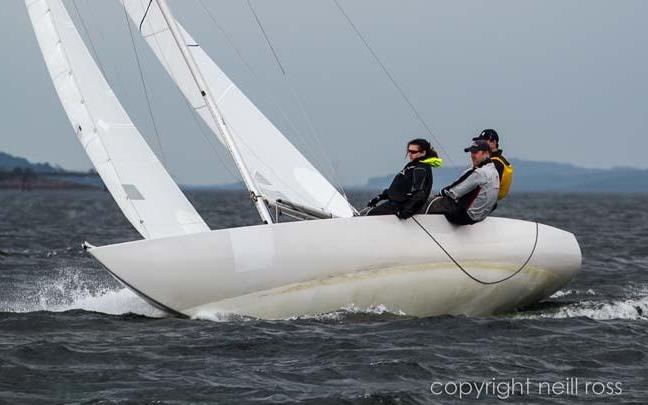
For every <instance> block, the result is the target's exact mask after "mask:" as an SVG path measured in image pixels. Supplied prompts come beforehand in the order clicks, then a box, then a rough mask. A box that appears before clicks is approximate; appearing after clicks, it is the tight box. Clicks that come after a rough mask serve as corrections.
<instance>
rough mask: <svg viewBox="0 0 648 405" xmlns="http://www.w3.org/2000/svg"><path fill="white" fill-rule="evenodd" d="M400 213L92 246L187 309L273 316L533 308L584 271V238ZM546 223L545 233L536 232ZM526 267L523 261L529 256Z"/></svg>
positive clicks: (516, 223)
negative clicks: (360, 310)
mask: <svg viewBox="0 0 648 405" xmlns="http://www.w3.org/2000/svg"><path fill="white" fill-rule="evenodd" d="M416 218H417V220H418V221H419V222H420V223H421V224H422V225H423V226H424V227H425V228H426V230H427V231H428V232H429V233H431V234H432V235H433V236H434V238H435V239H436V240H437V241H438V242H439V243H440V244H441V245H442V246H443V247H444V249H445V250H446V251H447V252H448V253H449V254H450V255H452V256H453V257H454V259H455V260H456V261H457V262H458V263H459V264H460V265H461V266H462V267H463V268H464V269H465V270H466V271H467V272H468V273H470V275H472V276H473V277H475V278H477V279H479V280H481V281H484V282H493V281H498V280H501V279H503V278H505V277H507V276H509V275H511V274H512V273H514V272H516V271H517V270H518V269H520V268H521V267H523V269H522V270H521V271H519V272H518V273H517V274H515V275H514V276H513V277H511V278H510V279H508V280H506V281H503V282H500V283H497V284H492V285H485V284H482V283H480V282H477V281H475V280H473V279H471V278H470V277H469V276H468V275H466V274H465V273H464V272H463V271H462V270H461V269H460V268H459V267H458V266H457V265H456V264H455V263H453V262H452V260H451V259H450V258H449V257H448V255H447V254H446V253H445V252H444V251H443V250H442V249H441V248H440V247H439V245H438V244H437V243H436V242H435V241H434V240H433V239H432V238H431V237H430V236H429V235H427V234H426V233H425V232H424V231H423V229H421V228H420V227H419V225H418V224H417V223H416V222H415V221H413V220H411V219H410V220H407V221H401V220H399V219H397V218H396V217H394V216H382V217H356V218H338V219H329V220H317V221H303V222H290V223H281V224H274V225H260V226H251V227H243V228H233V229H224V230H217V231H211V232H206V233H198V234H193V235H183V236H177V237H169V238H163V239H152V240H141V241H135V242H128V243H122V244H116V245H109V246H103V247H96V248H91V249H90V253H91V254H92V255H93V256H94V257H95V258H97V259H98V260H99V261H100V262H101V263H102V264H103V265H104V266H105V267H106V268H107V269H108V270H109V271H110V272H111V273H112V274H113V275H114V276H115V277H116V278H118V279H119V280H120V281H122V282H123V283H124V284H126V285H127V286H128V287H130V288H131V289H133V290H134V291H136V292H137V293H139V294H140V295H142V296H144V297H146V298H147V299H148V300H150V301H152V302H154V303H156V304H157V305H159V306H162V307H165V308H166V309H167V310H170V311H172V312H176V313H180V314H183V315H187V316H196V315H198V314H201V313H235V314H241V315H246V316H253V317H259V318H266V319H276V318H288V317H292V316H300V315H307V314H317V313H326V312H330V311H335V310H338V309H340V308H344V307H347V306H354V307H358V308H369V307H373V306H378V305H382V306H384V307H386V308H387V309H388V310H389V311H391V312H394V313H405V314H407V315H414V316H432V315H442V314H466V315H488V314H493V313H501V312H506V311H510V310H512V309H515V308H519V307H523V306H526V305H529V304H531V303H533V302H537V301H539V300H541V299H543V298H546V297H548V296H549V295H551V294H552V293H553V292H555V291H556V290H558V289H559V288H560V287H562V286H563V285H564V284H565V283H567V282H568V281H569V280H570V279H571V278H572V277H573V276H574V275H575V274H576V273H577V272H578V271H579V270H580V267H581V253H580V248H579V246H578V242H577V241H576V239H575V237H574V235H572V234H571V233H568V232H565V231H562V230H559V229H556V228H553V227H549V226H546V225H537V226H536V224H535V223H532V222H526V221H520V220H512V219H505V218H488V219H486V220H485V221H484V222H482V223H479V224H476V225H472V226H463V227H456V226H453V225H451V224H449V223H448V222H447V221H446V220H445V218H444V217H442V216H437V215H419V216H417V217H416ZM536 229H537V238H536ZM527 261H528V263H527V264H526V265H525V266H523V264H524V263H525V262H527Z"/></svg>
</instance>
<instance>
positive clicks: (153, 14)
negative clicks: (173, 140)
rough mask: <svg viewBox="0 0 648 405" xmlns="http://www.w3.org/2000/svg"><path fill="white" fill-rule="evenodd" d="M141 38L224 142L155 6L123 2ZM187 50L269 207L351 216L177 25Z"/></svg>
mask: <svg viewBox="0 0 648 405" xmlns="http://www.w3.org/2000/svg"><path fill="white" fill-rule="evenodd" d="M121 1H122V3H123V4H124V6H125V8H126V10H127V12H128V14H129V15H130V17H131V19H132V20H133V22H134V23H135V24H136V25H137V26H138V27H140V31H141V34H142V36H143V37H144V38H145V39H146V41H147V43H148V44H149V45H150V47H151V49H152V50H153V52H154V53H155V55H156V56H157V57H158V59H159V60H160V62H161V63H162V65H163V66H164V68H165V69H166V70H167V72H168V73H169V75H170V76H171V77H172V79H173V80H174V81H175V83H176V84H177V85H178V87H179V88H180V90H181V91H182V93H183V94H184V95H185V97H186V98H187V100H188V101H189V103H190V104H191V106H192V107H193V108H194V109H195V110H196V112H197V113H198V114H199V115H200V117H201V118H202V119H203V120H204V121H205V123H206V124H207V126H208V127H209V128H210V129H211V130H212V131H213V132H214V134H216V135H217V137H218V138H219V139H220V140H221V142H224V141H225V140H224V139H223V135H222V134H221V133H220V131H219V129H218V125H217V124H216V122H214V118H213V116H212V115H211V114H210V112H209V110H208V108H207V105H206V104H205V100H204V99H203V97H202V95H201V94H200V91H199V89H198V88H197V87H196V84H195V80H194V79H193V77H192V74H191V71H190V70H189V68H188V67H187V64H186V62H185V61H184V59H183V56H182V53H181V51H180V49H179V47H178V46H177V44H176V42H175V40H174V38H173V35H172V33H171V32H170V30H169V27H168V25H167V23H166V21H165V19H164V17H163V15H162V13H161V11H160V9H159V7H158V4H157V2H156V1H150V0H121ZM178 26H179V28H180V30H181V32H182V35H183V36H184V40H185V43H186V44H187V45H188V47H189V51H190V52H191V54H192V56H193V58H194V60H195V62H196V64H197V66H198V68H199V69H200V71H201V73H202V75H203V77H204V79H205V81H206V82H207V87H208V89H206V90H207V91H208V92H209V94H211V96H212V97H213V100H214V102H215V103H216V105H217V107H218V109H219V111H220V112H221V114H222V115H223V117H224V121H225V124H226V125H227V128H228V129H229V131H230V132H231V134H232V138H233V141H234V142H236V147H237V149H238V151H239V152H240V154H241V157H242V159H243V160H244V163H245V168H246V169H247V170H248V171H249V174H250V177H251V178H252V181H253V182H254V186H255V187H256V188H257V189H258V190H259V191H260V192H261V193H262V196H263V197H264V198H265V199H267V200H268V201H269V202H270V203H273V202H275V201H277V200H283V201H289V202H291V203H295V204H298V205H301V206H304V207H307V208H310V209H311V210H315V211H322V212H323V213H326V214H329V215H332V216H337V217H351V216H353V215H354V209H353V207H352V206H351V205H350V204H349V202H348V201H347V200H346V198H344V196H342V195H341V194H340V193H339V192H338V191H337V190H336V189H335V187H333V186H332V185H331V184H330V183H329V182H328V180H326V178H324V176H322V174H321V173H319V171H318V170H317V169H315V167H313V165H312V164H311V163H310V162H309V161H308V160H307V159H306V158H305V157H304V156H303V155H302V154H301V153H300V152H299V151H298V150H297V149H296V148H295V147H294V146H293V145H292V144H291V143H290V142H289V141H288V140H287V139H286V138H285V137H284V136H283V134H282V133H281V132H280V131H279V130H278V129H277V128H276V127H275V126H274V125H273V124H272V122H270V120H269V119H268V118H267V117H265V116H264V115H263V113H262V112H261V111H259V110H258V109H257V108H256V106H255V105H254V104H253V103H252V102H251V101H250V100H249V99H248V98H247V97H246V96H245V94H243V92H242V91H241V90H240V89H239V88H238V87H236V85H235V84H234V83H233V82H232V81H231V80H230V79H229V78H228V77H227V76H226V75H225V73H224V72H223V71H222V70H221V69H220V68H219V67H218V66H217V65H216V63H215V62H214V61H213V60H212V59H211V58H210V57H209V56H208V55H207V54H206V53H205V52H204V51H203V50H202V48H201V47H200V46H199V45H198V44H197V43H196V42H195V41H194V39H193V38H192V37H191V36H190V35H189V33H187V31H186V30H184V28H182V26H180V24H178Z"/></svg>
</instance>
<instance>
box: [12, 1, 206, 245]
mask: <svg viewBox="0 0 648 405" xmlns="http://www.w3.org/2000/svg"><path fill="white" fill-rule="evenodd" d="M25 4H26V5H27V9H28V11H29V16H30V19H31V21H32V24H33V26H34V31H35V33H36V38H37V39H38V44H39V45H40V48H41V51H42V53H43V57H44V59H45V62H46V64H47V68H48V70H49V73H50V75H51V77H52V81H53V83H54V87H55V88H56V92H57V93H58V96H59V98H60V99H61V103H62V104H63V108H64V109H65V112H66V113H67V116H68V118H69V119H70V122H71V123H72V126H73V128H74V129H75V131H76V134H77V137H78V138H79V141H80V142H81V144H82V145H83V148H84V149H85V151H86V152H87V154H88V156H89V157H90V160H91V161H92V163H93V165H94V166H95V168H96V169H97V172H98V173H99V175H100V176H101V179H102V180H103V182H104V184H105V185H106V187H107V188H108V190H109V191H110V193H111V194H112V196H113V198H114V199H115V201H116V202H117V204H118V205H119V208H121V210H122V211H123V213H124V215H125V216H126V218H128V220H129V221H130V222H131V224H133V226H134V227H135V228H136V229H137V231H139V233H140V234H142V236H143V237H145V238H161V237H166V236H175V235H181V234H189V233H195V232H203V231H208V230H209V228H208V227H207V225H206V224H205V222H204V221H203V220H202V218H201V217H200V215H198V213H197V212H196V210H195V209H194V207H193V206H192V205H191V204H190V203H189V201H187V199H186V197H185V196H184V195H183V194H182V192H181V191H180V189H179V188H178V186H177V185H176V184H175V182H174V181H173V179H171V177H170V176H169V174H168V173H167V172H166V170H165V169H164V167H163V166H162V164H161V163H160V161H159V160H158V159H157V157H156V156H155V154H154V153H153V151H152V150H151V149H150V148H149V146H148V145H147V144H146V141H145V140H144V139H143V138H142V135H141V134H140V133H139V131H138V130H137V128H135V126H134V124H133V122H132V121H131V120H130V118H129V117H128V115H127V113H126V111H124V109H123V108H122V106H121V104H120V103H119V100H117V97H116V96H115V94H114V93H113V92H112V90H111V88H110V86H109V85H108V83H107V82H106V80H105V78H104V77H103V75H102V74H101V72H100V70H99V68H98V67H97V64H96V63H95V61H94V60H93V59H92V56H91V54H90V52H89V51H88V49H87V48H86V46H85V44H84V43H83V40H82V38H81V36H80V35H79V32H78V31H77V29H76V28H75V26H74V24H73V22H72V20H71V19H70V16H69V14H68V12H67V10H66V9H65V6H64V5H63V3H62V1H61V0H26V1H25Z"/></svg>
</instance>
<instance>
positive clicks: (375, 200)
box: [367, 189, 387, 207]
mask: <svg viewBox="0 0 648 405" xmlns="http://www.w3.org/2000/svg"><path fill="white" fill-rule="evenodd" d="M386 199H387V189H384V190H383V191H382V193H380V194H378V195H377V196H375V197H374V198H372V199H371V200H369V202H368V203H367V207H375V206H376V204H378V203H379V202H381V201H382V200H386Z"/></svg>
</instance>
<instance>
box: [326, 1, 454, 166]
mask: <svg viewBox="0 0 648 405" xmlns="http://www.w3.org/2000/svg"><path fill="white" fill-rule="evenodd" d="M333 3H335V5H336V6H337V8H338V9H339V10H340V13H342V15H343V16H344V18H345V19H346V20H347V22H348V23H349V25H350V26H351V28H352V29H353V31H354V32H355V33H356V35H357V36H358V38H360V40H361V41H362V43H363V44H364V46H365V47H366V48H367V50H368V51H369V52H370V53H371V56H373V58H374V60H375V61H376V63H378V65H379V66H380V68H381V69H382V71H383V72H384V73H385V75H386V76H387V78H388V79H389V80H390V81H391V83H392V84H393V85H394V87H395V88H396V90H398V93H399V94H400V95H401V97H402V98H403V100H405V103H407V105H408V106H409V108H410V109H411V110H412V112H413V113H414V115H415V116H416V118H417V119H418V120H419V121H420V122H421V124H422V125H423V127H424V128H425V130H426V131H427V132H428V134H430V136H431V137H432V138H434V140H435V141H436V143H437V145H439V148H440V149H441V150H442V151H443V153H444V154H445V155H446V156H447V158H448V160H449V161H450V164H452V166H454V167H457V165H456V164H455V163H454V162H453V161H452V157H451V156H450V154H449V153H448V151H446V150H445V148H444V147H443V145H442V144H441V142H440V141H439V139H438V138H437V137H436V136H435V135H434V132H432V128H430V126H429V125H428V124H427V122H425V120H424V119H423V116H422V115H421V113H420V112H419V111H418V109H416V107H415V106H414V104H413V103H412V102H411V101H410V99H409V97H407V95H406V94H405V91H404V90H403V88H402V87H401V86H399V85H398V83H397V82H396V79H394V77H393V76H392V74H391V73H390V72H389V70H387V67H386V66H385V64H384V63H383V62H382V61H381V60H380V58H379V57H378V54H376V52H375V51H374V50H373V48H372V47H371V45H369V42H367V40H366V39H365V37H364V36H363V35H362V34H361V33H360V30H359V29H358V27H357V26H356V25H355V24H354V23H353V21H352V20H351V17H349V15H348V14H347V13H346V11H344V9H343V8H342V6H341V5H340V3H339V2H338V0H333Z"/></svg>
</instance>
